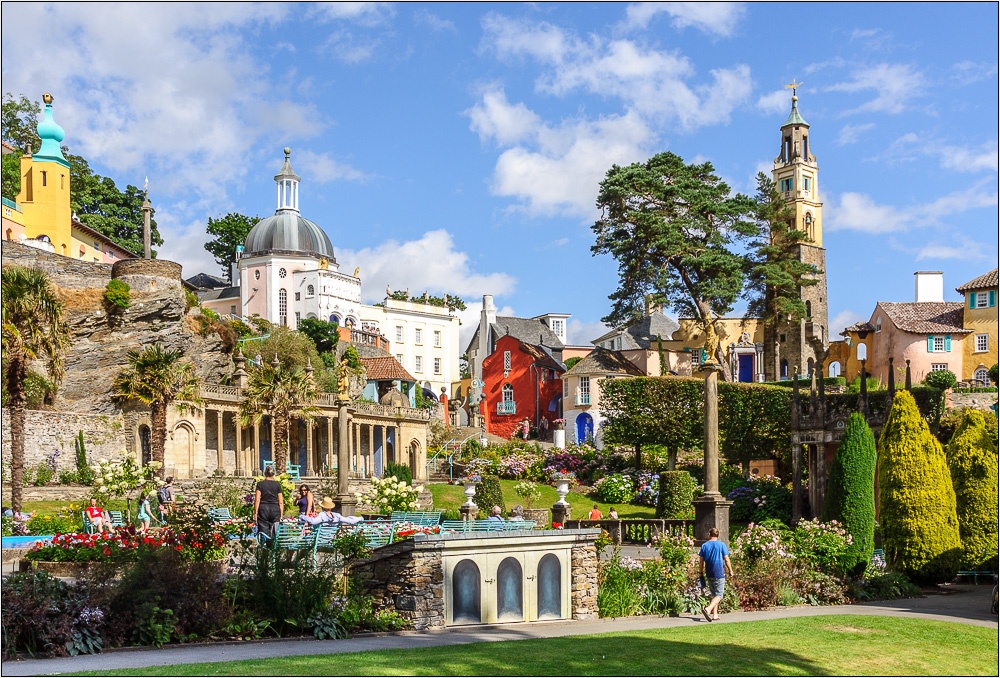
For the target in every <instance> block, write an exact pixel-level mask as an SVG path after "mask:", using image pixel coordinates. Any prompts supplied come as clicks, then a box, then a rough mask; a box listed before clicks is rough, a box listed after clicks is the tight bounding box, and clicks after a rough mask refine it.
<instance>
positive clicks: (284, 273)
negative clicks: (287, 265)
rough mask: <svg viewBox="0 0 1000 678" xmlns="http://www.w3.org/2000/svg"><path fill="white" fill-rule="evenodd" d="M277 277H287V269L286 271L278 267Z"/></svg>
mask: <svg viewBox="0 0 1000 678" xmlns="http://www.w3.org/2000/svg"><path fill="white" fill-rule="evenodd" d="M278 277H279V278H287V277H288V271H286V270H285V269H283V268H279V269H278Z"/></svg>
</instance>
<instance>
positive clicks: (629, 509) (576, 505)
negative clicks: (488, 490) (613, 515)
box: [427, 480, 656, 519]
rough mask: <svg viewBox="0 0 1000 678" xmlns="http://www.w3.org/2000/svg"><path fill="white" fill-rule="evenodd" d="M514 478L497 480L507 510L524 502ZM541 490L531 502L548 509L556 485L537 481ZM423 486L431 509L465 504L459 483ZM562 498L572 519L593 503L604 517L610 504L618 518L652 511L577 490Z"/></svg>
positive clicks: (583, 515) (580, 516) (650, 514)
mask: <svg viewBox="0 0 1000 678" xmlns="http://www.w3.org/2000/svg"><path fill="white" fill-rule="evenodd" d="M518 482H519V481H517V480H501V481H500V488H501V489H502V490H503V499H504V504H505V505H506V507H507V511H510V509H512V508H513V507H514V504H521V505H524V501H523V500H522V499H521V498H520V497H519V496H517V494H515V492H514V486H515V485H517V483H518ZM538 488H539V489H540V490H541V492H542V498H541V499H539V500H538V501H537V502H535V505H534V508H552V505H553V504H555V503H556V500H557V499H558V498H559V495H558V494H556V488H554V487H552V486H551V485H542V484H538ZM427 489H428V490H430V493H431V494H432V495H433V496H434V508H435V509H436V510H445V509H457V508H458V507H459V506H461V505H462V504H464V503H465V494H463V487H462V486H461V485H447V484H444V483H431V484H429V485H427ZM566 501H568V502H569V503H570V506H572V507H573V518H577V519H584V518H586V517H587V514H588V513H590V509H591V508H593V506H594V504H597V506H598V508H600V510H601V512H602V513H603V514H604V515H605V516H607V515H608V511H609V510H610V509H611V507H612V506H614V507H615V508H616V509H618V515H619V516H621V517H622V518H653V517H655V514H656V511H655V509H654V508H653V507H652V506H632V505H630V504H605V503H604V502H601V501H595V500H593V499H590V498H589V497H587V496H586V495H583V494H580V493H578V492H570V493H569V494H568V495H566Z"/></svg>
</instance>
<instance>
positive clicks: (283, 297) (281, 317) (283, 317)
mask: <svg viewBox="0 0 1000 678" xmlns="http://www.w3.org/2000/svg"><path fill="white" fill-rule="evenodd" d="M278 324H279V325H286V326H287V325H288V292H286V291H285V290H278Z"/></svg>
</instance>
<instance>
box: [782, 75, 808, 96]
mask: <svg viewBox="0 0 1000 678" xmlns="http://www.w3.org/2000/svg"><path fill="white" fill-rule="evenodd" d="M804 84H805V83H803V82H795V78H792V81H791V82H790V83H788V84H787V85H785V89H790V90H792V101H798V99H799V97H798V96H797V95H796V92H795V91H796V90H797V89H798V88H799V87H802V85H804Z"/></svg>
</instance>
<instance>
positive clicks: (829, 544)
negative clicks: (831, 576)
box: [788, 518, 854, 572]
mask: <svg viewBox="0 0 1000 678" xmlns="http://www.w3.org/2000/svg"><path fill="white" fill-rule="evenodd" d="M853 543H854V538H853V537H852V536H851V535H850V533H849V532H848V531H847V530H845V529H844V526H843V525H842V524H841V523H838V522H837V521H836V520H831V521H830V522H829V523H823V522H820V521H819V520H818V519H816V518H813V519H812V520H802V521H799V524H798V525H797V526H796V528H795V530H794V531H793V532H791V534H790V535H789V538H788V547H789V550H790V551H791V553H792V555H793V556H794V557H795V558H796V559H798V560H799V561H801V562H802V563H803V564H804V565H809V566H811V567H814V568H816V569H818V570H820V571H821V572H829V571H831V570H835V569H837V568H838V563H839V561H840V559H841V558H842V557H843V555H844V554H845V553H847V548H848V547H849V546H850V545H851V544H853Z"/></svg>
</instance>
